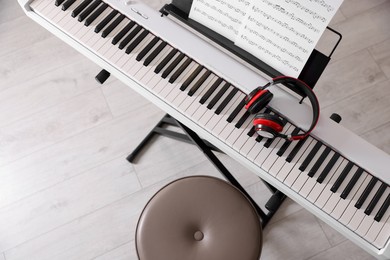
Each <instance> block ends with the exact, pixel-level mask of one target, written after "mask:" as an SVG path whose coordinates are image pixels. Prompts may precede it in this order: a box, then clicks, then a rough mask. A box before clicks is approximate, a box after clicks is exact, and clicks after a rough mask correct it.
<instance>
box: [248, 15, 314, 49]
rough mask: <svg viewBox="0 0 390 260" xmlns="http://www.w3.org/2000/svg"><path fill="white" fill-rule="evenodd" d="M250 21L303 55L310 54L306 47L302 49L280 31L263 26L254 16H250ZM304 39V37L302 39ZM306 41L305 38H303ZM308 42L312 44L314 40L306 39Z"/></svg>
mask: <svg viewBox="0 0 390 260" xmlns="http://www.w3.org/2000/svg"><path fill="white" fill-rule="evenodd" d="M248 20H249V21H251V22H252V23H255V24H256V25H257V26H258V27H261V28H263V29H264V30H266V31H268V32H270V33H272V34H273V35H275V36H277V37H279V38H280V39H281V40H284V41H285V42H287V43H289V44H290V45H291V46H294V47H295V48H297V49H298V50H300V51H301V52H303V53H308V52H309V51H308V50H307V49H305V48H304V47H302V46H301V45H299V44H298V43H297V42H296V41H293V40H291V39H290V38H289V37H287V36H286V35H283V34H280V33H279V32H278V31H275V30H274V29H273V28H271V27H269V26H268V25H266V24H263V23H262V22H260V21H258V20H257V19H256V18H254V17H252V16H249V17H248ZM295 34H296V35H297V36H301V35H300V34H299V33H298V32H296V31H295ZM301 38H303V37H301ZM303 39H304V38H303ZM305 40H307V41H308V43H312V42H313V40H311V39H310V38H308V37H306V39H305Z"/></svg>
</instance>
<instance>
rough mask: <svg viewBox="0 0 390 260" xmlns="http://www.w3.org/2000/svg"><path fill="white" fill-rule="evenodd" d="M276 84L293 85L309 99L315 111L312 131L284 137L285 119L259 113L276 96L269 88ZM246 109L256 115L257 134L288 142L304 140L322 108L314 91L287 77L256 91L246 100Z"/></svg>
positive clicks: (278, 78)
mask: <svg viewBox="0 0 390 260" xmlns="http://www.w3.org/2000/svg"><path fill="white" fill-rule="evenodd" d="M276 84H292V85H293V86H294V87H296V89H298V90H301V91H302V92H303V93H304V94H305V95H306V96H307V97H308V98H309V101H310V103H311V106H312V110H313V121H312V123H311V126H310V129H309V130H307V131H306V133H304V134H299V135H284V134H282V131H283V126H284V119H282V118H281V117H279V116H278V115H276V114H275V115H274V114H265V113H259V111H260V110H261V109H263V108H264V107H265V106H266V105H268V103H269V102H270V101H271V99H272V97H273V96H274V95H273V94H272V93H271V92H270V91H269V90H268V89H267V88H268V87H270V86H272V85H276ZM245 109H246V110H247V111H248V112H249V113H251V114H256V115H255V118H254V119H253V126H254V127H255V130H256V132H257V133H258V134H259V135H260V136H262V137H265V138H275V137H280V138H284V139H288V140H301V139H304V138H305V137H306V136H308V135H309V134H310V132H311V131H313V129H314V127H315V126H316V125H317V122H318V119H319V116H320V106H319V103H318V99H317V97H316V95H315V94H314V92H313V90H312V89H311V88H310V87H309V86H308V85H307V84H306V83H305V82H303V81H301V80H299V79H296V78H292V77H287V76H281V77H276V78H273V79H272V80H271V81H270V82H268V83H267V84H266V85H265V86H263V87H258V88H256V89H254V90H253V91H252V92H251V93H249V95H248V96H247V97H246V98H245Z"/></svg>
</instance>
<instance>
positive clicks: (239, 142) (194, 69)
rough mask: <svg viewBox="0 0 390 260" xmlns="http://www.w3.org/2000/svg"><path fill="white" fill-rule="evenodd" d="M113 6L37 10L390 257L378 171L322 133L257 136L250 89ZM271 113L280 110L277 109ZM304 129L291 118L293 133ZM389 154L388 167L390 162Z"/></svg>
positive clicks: (73, 2) (35, 6)
mask: <svg viewBox="0 0 390 260" xmlns="http://www.w3.org/2000/svg"><path fill="white" fill-rule="evenodd" d="M107 2H108V1H107ZM111 2H112V3H111V5H109V4H107V3H105V2H102V1H101V0H35V1H32V2H31V3H30V4H29V7H31V9H32V11H33V13H35V14H37V15H38V16H39V17H40V18H37V17H35V19H38V20H39V19H42V18H43V19H44V20H46V21H47V22H49V23H50V24H52V25H54V26H55V27H56V28H57V29H59V30H61V31H62V33H64V34H66V35H68V36H69V37H71V38H72V39H74V40H76V41H77V42H78V43H79V44H80V45H82V46H84V47H86V48H87V49H88V50H89V51H91V52H93V53H94V54H95V55H96V56H98V57H99V58H100V59H103V60H105V61H106V62H107V63H109V64H111V65H112V67H113V68H115V69H117V70H118V71H119V72H120V73H122V74H124V75H125V76H126V77H129V78H131V79H132V80H134V81H136V82H137V83H138V84H139V85H141V86H142V88H144V89H145V90H146V91H147V92H149V96H150V94H151V95H152V96H154V97H157V98H158V99H159V100H160V101H159V102H162V103H164V104H166V105H168V106H169V107H171V108H172V109H173V110H174V111H177V113H178V116H179V119H180V118H184V119H185V121H186V122H191V124H194V126H196V127H197V129H199V128H200V129H203V131H204V133H207V135H209V136H212V138H211V141H213V140H215V139H218V142H221V143H222V144H223V146H222V150H224V151H225V150H226V148H227V147H228V148H229V149H231V151H227V152H228V153H229V154H233V155H235V157H237V155H239V156H240V157H241V158H243V159H241V161H244V162H249V164H250V165H251V168H252V169H255V170H256V171H261V172H264V174H263V175H262V174H259V175H260V176H261V177H262V178H264V179H265V180H267V181H268V182H270V183H271V184H272V185H274V186H276V187H277V188H278V189H280V190H281V191H283V192H284V193H286V194H287V195H288V196H289V197H291V198H293V199H294V200H296V201H298V202H301V203H302V204H303V205H304V206H309V205H311V207H308V209H309V210H312V212H314V213H316V215H317V216H319V217H320V218H325V221H327V222H328V223H330V224H331V225H332V226H334V227H335V228H336V229H338V230H340V229H341V231H342V232H343V234H345V235H346V236H348V237H350V238H351V239H352V240H354V241H355V242H356V243H358V244H359V245H360V246H362V247H363V248H364V249H366V250H367V251H368V252H370V253H371V254H373V255H375V256H377V257H385V258H387V257H388V256H389V255H390V252H389V250H388V240H389V236H390V210H389V209H388V208H389V205H390V188H389V187H388V185H387V183H386V182H384V181H382V180H381V178H378V175H377V174H376V173H375V172H370V171H368V170H366V167H364V166H363V165H362V164H360V163H359V164H357V163H356V161H352V160H350V159H348V156H347V155H345V154H343V153H342V152H340V151H339V150H338V149H336V148H334V147H331V146H329V145H328V144H327V142H325V141H321V140H320V138H318V137H315V136H314V135H312V136H308V137H307V138H306V139H303V140H300V141H296V142H291V141H287V140H284V139H280V138H275V139H266V138H261V137H259V136H257V134H256V133H255V131H254V129H253V126H252V120H253V117H254V116H253V115H250V114H249V113H248V112H246V110H245V109H244V97H245V95H246V94H245V91H247V89H243V88H242V87H240V86H239V85H237V84H236V83H235V82H232V80H230V79H227V78H226V77H221V76H220V73H218V72H217V71H216V68H214V66H213V65H210V63H209V62H207V64H204V63H201V62H199V59H195V58H193V57H191V56H190V55H188V54H186V53H187V52H183V51H182V49H180V48H177V47H174V46H175V44H174V43H172V42H167V41H166V39H162V38H160V37H159V36H158V34H157V33H155V32H152V31H149V29H148V28H146V27H145V26H144V25H142V24H141V23H140V22H139V21H140V20H141V21H142V19H145V20H148V19H152V18H151V17H149V14H145V13H142V12H140V11H139V10H138V9H136V8H132V9H131V10H132V12H130V13H124V12H120V11H119V10H118V9H119V8H117V5H116V4H118V2H121V1H119V0H112V1H111ZM119 4H122V3H119ZM130 6H131V5H130ZM30 15H31V14H30ZM32 16H33V15H32ZM129 17H135V18H137V19H134V18H129ZM164 20H167V19H164ZM161 26H164V24H162V25H161ZM172 30H174V28H172ZM179 37H181V35H179ZM183 37H185V36H183ZM233 67H234V66H233ZM108 70H110V69H108ZM243 70H244V69H243ZM259 84H261V82H260V83H259ZM263 112H265V113H277V112H276V111H275V110H274V109H272V108H264V109H263ZM173 116H175V117H176V115H173ZM190 127H191V125H190ZM301 131H302V130H301V129H299V128H298V127H296V125H295V124H294V123H293V122H292V121H291V120H289V119H287V118H285V127H284V133H285V134H296V133H299V132H301ZM202 133H203V132H202ZM314 133H315V131H314ZM203 135H204V134H203ZM207 135H206V137H205V138H206V139H208V138H209V139H210V137H208V136H207ZM213 138H214V139H213ZM209 141H210V140H209ZM216 146H218V143H217V145H216ZM386 156H387V155H383V157H384V158H387V161H385V162H382V163H387V164H388V159H389V158H388V157H386ZM382 179H383V178H382ZM344 231H345V232H344Z"/></svg>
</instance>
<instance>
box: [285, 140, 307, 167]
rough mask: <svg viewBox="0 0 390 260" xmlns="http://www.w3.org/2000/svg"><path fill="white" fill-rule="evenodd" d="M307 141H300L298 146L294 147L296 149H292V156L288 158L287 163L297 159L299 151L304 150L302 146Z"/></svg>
mask: <svg viewBox="0 0 390 260" xmlns="http://www.w3.org/2000/svg"><path fill="white" fill-rule="evenodd" d="M306 140H307V138H304V139H301V140H299V141H298V143H297V145H296V146H295V147H294V149H292V151H291V152H290V154H289V155H288V156H287V157H286V162H291V161H292V160H293V159H294V158H295V156H296V155H297V153H298V151H299V150H300V149H301V148H302V145H303V144H304V143H305V142H306Z"/></svg>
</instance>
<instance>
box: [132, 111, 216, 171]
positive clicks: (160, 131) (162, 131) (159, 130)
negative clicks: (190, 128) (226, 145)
mask: <svg viewBox="0 0 390 260" xmlns="http://www.w3.org/2000/svg"><path fill="white" fill-rule="evenodd" d="M165 125H170V126H176V127H179V125H178V124H177V121H176V120H175V119H174V118H172V117H171V116H170V115H168V114H166V115H165V116H164V117H163V118H162V119H161V120H160V121H159V122H158V123H157V124H156V126H155V127H154V128H153V129H152V130H151V131H150V132H149V133H148V135H147V136H146V137H145V138H144V139H143V140H142V141H141V143H140V144H139V145H138V146H137V147H136V148H135V149H134V150H133V152H132V153H131V154H130V155H129V156H127V158H126V160H127V161H129V162H130V163H133V162H134V160H135V158H136V157H137V155H138V154H139V153H140V152H141V151H142V149H143V148H145V146H146V145H147V144H148V143H149V141H150V140H151V139H152V138H153V137H154V136H155V135H162V136H166V137H170V138H172V139H175V140H178V141H181V142H185V143H188V144H194V142H193V141H192V140H191V139H190V138H189V137H188V136H187V135H186V134H182V133H178V132H176V131H172V130H168V129H166V128H164V126H165ZM202 141H203V142H204V143H205V144H206V145H207V146H208V147H209V148H210V149H211V150H213V151H218V152H221V151H220V150H219V149H218V148H216V147H215V146H214V145H212V144H210V143H209V142H207V141H205V140H202Z"/></svg>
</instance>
